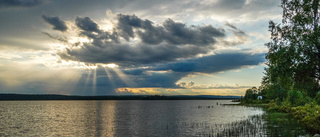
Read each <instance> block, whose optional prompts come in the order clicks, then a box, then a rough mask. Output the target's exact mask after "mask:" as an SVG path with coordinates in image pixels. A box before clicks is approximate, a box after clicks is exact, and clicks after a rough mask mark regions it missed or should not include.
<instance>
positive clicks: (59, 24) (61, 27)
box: [41, 15, 68, 32]
mask: <svg viewBox="0 0 320 137" xmlns="http://www.w3.org/2000/svg"><path fill="white" fill-rule="evenodd" d="M41 17H42V19H43V20H44V21H45V22H47V23H48V24H50V25H52V26H53V29H54V30H58V31H62V32H63V31H66V30H67V29H68V27H67V25H66V23H65V22H64V21H63V20H61V19H60V18H59V17H49V16H46V15H42V16H41Z"/></svg>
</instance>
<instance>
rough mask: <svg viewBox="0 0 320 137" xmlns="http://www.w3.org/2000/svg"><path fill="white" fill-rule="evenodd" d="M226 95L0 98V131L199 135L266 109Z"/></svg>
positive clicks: (13, 133)
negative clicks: (223, 97)
mask: <svg viewBox="0 0 320 137" xmlns="http://www.w3.org/2000/svg"><path fill="white" fill-rule="evenodd" d="M230 103H232V102H231V101H230V100H158V101H156V100H150V101H143V100H134V101H132V100H128V101H119V100H116V101H1V102H0V136H139V137H140V136H199V135H202V134H206V133H207V132H208V133H209V132H212V130H219V129H217V128H221V126H223V125H224V124H227V123H232V122H236V121H240V120H244V119H247V118H248V117H250V116H253V115H259V114H262V113H264V112H263V110H262V109H260V108H252V107H243V106H224V105H220V104H230Z"/></svg>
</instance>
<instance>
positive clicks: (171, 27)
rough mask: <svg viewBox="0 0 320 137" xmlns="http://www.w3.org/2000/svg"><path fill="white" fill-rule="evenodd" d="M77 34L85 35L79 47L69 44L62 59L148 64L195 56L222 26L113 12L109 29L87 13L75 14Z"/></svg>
mask: <svg viewBox="0 0 320 137" xmlns="http://www.w3.org/2000/svg"><path fill="white" fill-rule="evenodd" d="M75 23H76V25H77V26H78V28H80V29H81V32H80V34H78V35H80V36H85V37H88V38H89V39H91V40H92V42H85V43H83V46H82V47H81V48H74V47H69V48H67V49H66V50H65V51H62V52H59V53H58V55H59V56H60V57H61V58H62V59H64V60H73V61H79V62H85V63H116V64H120V65H132V64H150V63H156V62H166V61H175V60H177V59H182V58H190V57H195V56H197V55H199V54H205V53H208V52H210V51H212V50H213V49H214V45H215V44H216V43H217V40H216V39H217V38H223V37H225V36H226V35H225V33H226V32H225V30H224V29H222V28H215V27H212V26H211V25H202V26H187V25H186V24H183V23H180V22H175V21H173V20H172V19H167V20H165V21H164V22H163V24H162V25H154V24H153V23H152V22H151V21H149V20H142V19H140V18H138V17H137V16H135V15H123V14H118V15H117V24H116V26H115V27H114V28H113V31H112V32H108V31H104V30H101V29H99V26H98V24H97V23H95V22H94V21H93V20H91V19H90V18H89V17H77V18H76V21H75Z"/></svg>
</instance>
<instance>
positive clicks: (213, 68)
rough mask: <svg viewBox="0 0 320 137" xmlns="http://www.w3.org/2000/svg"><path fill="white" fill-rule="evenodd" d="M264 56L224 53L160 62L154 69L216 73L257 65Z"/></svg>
mask: <svg viewBox="0 0 320 137" xmlns="http://www.w3.org/2000/svg"><path fill="white" fill-rule="evenodd" d="M264 56H265V55H264V54H253V55H251V54H247V53H224V54H217V55H211V56H205V57H201V58H196V59H188V60H182V61H179V62H175V63H169V64H162V65H159V67H158V68H157V69H156V70H158V71H160V70H172V71H174V72H183V73H196V72H200V73H216V72H221V71H227V70H232V69H239V68H241V67H244V66H251V65H258V64H260V63H263V62H264V61H265V59H264Z"/></svg>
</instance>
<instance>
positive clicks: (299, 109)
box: [240, 101, 320, 134]
mask: <svg viewBox="0 0 320 137" xmlns="http://www.w3.org/2000/svg"><path fill="white" fill-rule="evenodd" d="M240 105H245V106H251V107H263V108H264V109H265V110H266V113H267V115H268V117H269V121H271V122H275V121H276V122H277V123H279V122H280V124H286V122H284V123H282V122H281V119H282V118H283V116H284V115H288V116H290V117H292V118H294V119H295V120H296V121H297V122H298V123H299V124H300V125H301V126H303V127H304V129H305V130H307V132H308V133H310V134H316V133H318V134H319V133H320V105H318V104H317V103H315V102H313V103H308V104H305V105H303V106H292V105H291V104H290V103H288V102H286V101H285V102H282V103H281V102H275V101H271V102H269V103H266V102H259V101H256V102H251V103H245V102H242V103H240Z"/></svg>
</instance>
